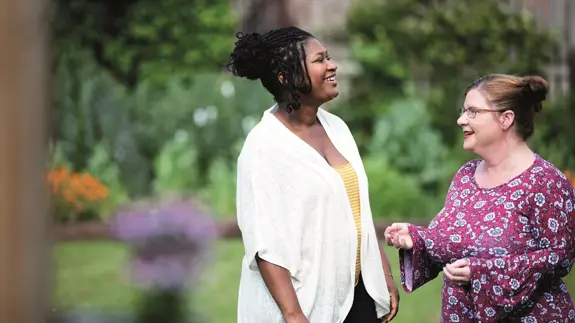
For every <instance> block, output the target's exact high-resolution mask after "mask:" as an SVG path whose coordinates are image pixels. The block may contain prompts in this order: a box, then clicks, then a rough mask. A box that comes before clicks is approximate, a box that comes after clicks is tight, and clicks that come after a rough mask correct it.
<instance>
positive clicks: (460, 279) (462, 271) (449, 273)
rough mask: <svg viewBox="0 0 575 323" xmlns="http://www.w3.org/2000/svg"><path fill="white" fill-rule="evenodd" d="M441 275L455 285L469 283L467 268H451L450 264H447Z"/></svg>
mask: <svg viewBox="0 0 575 323" xmlns="http://www.w3.org/2000/svg"><path fill="white" fill-rule="evenodd" d="M443 274H444V275H445V277H447V279H449V281H451V282H452V283H455V284H459V285H461V284H464V283H467V282H469V267H463V268H453V267H452V266H450V264H447V265H446V266H445V267H443Z"/></svg>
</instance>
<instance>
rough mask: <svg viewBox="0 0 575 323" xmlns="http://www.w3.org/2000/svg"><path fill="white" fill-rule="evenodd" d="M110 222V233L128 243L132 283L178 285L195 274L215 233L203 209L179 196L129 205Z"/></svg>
mask: <svg viewBox="0 0 575 323" xmlns="http://www.w3.org/2000/svg"><path fill="white" fill-rule="evenodd" d="M110 225H111V231H112V232H113V234H114V236H115V237H116V238H117V239H119V240H120V241H123V242H125V243H127V244H128V245H129V246H130V247H131V257H132V261H131V269H132V270H131V272H132V276H133V279H134V281H135V283H136V284H137V285H139V286H142V287H151V288H158V289H181V288H184V287H185V285H186V283H188V282H190V281H191V280H193V279H194V278H197V277H198V275H199V274H200V273H201V264H202V261H203V260H204V259H205V257H206V256H207V254H208V251H209V249H210V247H211V245H212V243H213V241H214V240H215V238H216V237H217V230H216V226H215V223H214V221H213V220H212V219H211V218H210V217H209V216H208V215H207V213H205V212H203V211H202V210H200V209H199V208H198V207H197V206H196V205H194V203H193V202H190V201H185V200H181V199H179V200H163V201H158V202H153V201H149V202H144V203H136V204H133V205H130V206H128V207H127V208H125V209H123V210H120V211H119V212H117V214H116V215H115V216H114V218H113V219H112V220H111V222H110Z"/></svg>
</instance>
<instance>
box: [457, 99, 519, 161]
mask: <svg viewBox="0 0 575 323" xmlns="http://www.w3.org/2000/svg"><path fill="white" fill-rule="evenodd" d="M514 118H515V115H514V113H513V111H509V110H507V111H505V110H504V109H503V108H499V107H494V106H493V105H492V104H490V103H489V101H488V100H487V97H486V96H485V95H484V94H483V93H482V92H481V91H480V90H479V89H472V90H470V91H469V92H468V93H467V95H466V96H465V103H464V104H463V109H462V114H461V116H460V117H459V119H457V124H458V125H459V126H460V127H461V128H462V130H463V136H464V142H463V148H464V149H465V150H469V151H472V152H474V153H476V154H479V155H482V154H483V153H485V152H486V151H489V148H493V147H495V146H496V145H497V144H499V143H502V142H504V141H505V140H506V137H507V136H508V135H512V131H513V129H512V126H513V121H514Z"/></svg>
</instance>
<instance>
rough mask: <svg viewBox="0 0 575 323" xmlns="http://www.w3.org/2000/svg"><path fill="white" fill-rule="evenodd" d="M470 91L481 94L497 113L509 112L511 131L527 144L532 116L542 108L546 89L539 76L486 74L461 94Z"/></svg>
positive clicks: (533, 119) (532, 127)
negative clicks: (512, 118)
mask: <svg viewBox="0 0 575 323" xmlns="http://www.w3.org/2000/svg"><path fill="white" fill-rule="evenodd" d="M473 89H477V90H479V91H480V92H482V93H483V94H484V95H485V96H486V98H487V101H488V102H489V103H490V104H491V105H493V107H494V108H496V109H498V110H499V111H508V110H510V111H513V113H515V123H514V125H515V131H517V133H518V134H519V136H521V138H523V140H527V139H529V137H531V136H532V135H533V132H534V130H535V125H534V123H535V115H536V114H537V113H539V112H540V111H541V109H542V108H543V105H542V101H543V100H545V97H546V96H547V92H548V91H549V85H548V84H547V81H545V79H544V78H542V77H540V76H515V75H506V74H489V75H486V76H483V77H481V78H479V79H477V80H476V81H475V82H473V83H472V84H471V85H470V86H469V87H468V88H467V90H466V91H465V94H466V95H467V93H468V92H469V91H471V90H473Z"/></svg>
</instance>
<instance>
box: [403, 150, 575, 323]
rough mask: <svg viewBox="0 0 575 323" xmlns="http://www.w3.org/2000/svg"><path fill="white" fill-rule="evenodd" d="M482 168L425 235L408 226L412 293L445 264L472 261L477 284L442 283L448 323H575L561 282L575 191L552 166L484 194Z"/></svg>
mask: <svg viewBox="0 0 575 323" xmlns="http://www.w3.org/2000/svg"><path fill="white" fill-rule="evenodd" d="M478 164H479V161H478V160H473V161H470V162H468V163H466V164H465V165H464V166H463V167H461V169H460V170H459V172H458V173H457V174H456V175H455V177H454V179H453V181H452V183H451V187H450V188H449V191H448V194H447V197H446V201H445V205H444V207H443V209H442V210H441V212H439V214H438V215H437V216H436V217H435V218H434V219H433V220H432V221H431V223H430V225H429V226H428V227H427V228H424V227H419V226H415V225H409V232H410V235H411V238H412V239H413V242H414V246H413V249H412V250H409V251H405V250H400V251H399V256H400V269H401V282H402V286H403V288H404V290H405V291H406V292H408V293H410V292H412V291H414V290H415V289H417V288H418V287H420V286H422V285H424V284H425V283H427V282H428V281H430V280H432V279H434V278H436V277H437V276H438V274H439V273H440V272H442V270H443V267H444V265H445V264H447V263H450V262H453V261H455V260H458V259H461V258H467V259H468V260H469V261H470V269H471V282H470V284H466V285H463V286H461V285H456V284H452V283H451V282H450V281H449V280H448V279H446V278H444V281H443V291H442V305H441V306H442V317H441V319H442V322H481V323H490V322H518V323H519V322H521V323H523V322H529V323H535V322H539V323H542V322H544V323H559V322H561V323H565V322H575V309H574V306H573V301H572V299H571V297H570V295H569V292H568V291H567V287H566V286H565V283H564V282H563V280H562V277H564V276H566V275H567V274H568V273H569V271H570V270H571V268H572V266H573V264H574V262H575V260H574V256H575V250H574V248H575V236H574V234H575V212H574V208H575V206H574V204H575V190H574V189H573V187H572V186H571V183H570V182H569V181H568V180H567V178H566V177H565V176H564V175H563V174H562V173H561V172H560V171H559V170H558V169H557V168H556V167H555V166H554V165H553V164H551V163H549V162H548V161H546V160H544V159H543V158H541V157H540V156H539V155H536V159H535V162H534V163H533V165H532V166H531V167H530V168H529V169H527V170H526V171H525V172H523V173H522V174H521V175H519V176H517V177H516V178H514V179H512V180H511V181H509V182H508V183H506V184H503V185H500V186H498V187H495V188H491V189H482V188H480V187H478V185H477V183H476V182H475V176H474V173H475V169H476V168H477V165H478Z"/></svg>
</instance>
